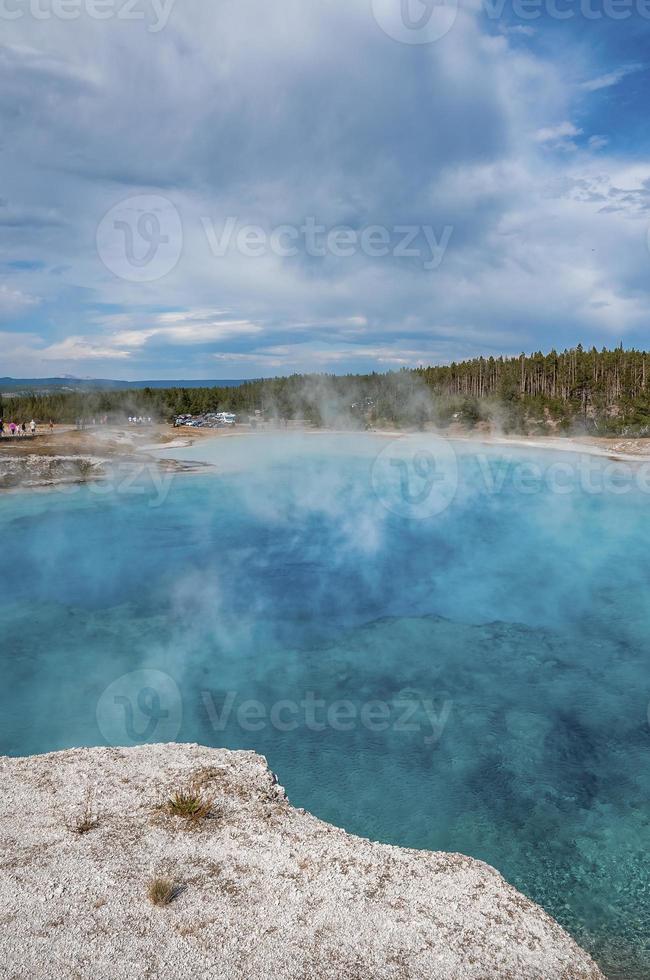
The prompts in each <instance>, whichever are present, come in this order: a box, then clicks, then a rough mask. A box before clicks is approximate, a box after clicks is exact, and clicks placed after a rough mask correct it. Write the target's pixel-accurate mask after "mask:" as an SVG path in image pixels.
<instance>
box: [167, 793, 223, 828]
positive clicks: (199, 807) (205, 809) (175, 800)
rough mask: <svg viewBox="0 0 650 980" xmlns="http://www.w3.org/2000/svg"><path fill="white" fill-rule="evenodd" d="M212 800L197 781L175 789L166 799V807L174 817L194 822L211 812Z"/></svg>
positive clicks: (203, 818)
mask: <svg viewBox="0 0 650 980" xmlns="http://www.w3.org/2000/svg"><path fill="white" fill-rule="evenodd" d="M213 803H214V800H213V799H212V797H211V796H208V795H207V794H206V793H205V791H204V790H203V789H202V788H201V786H200V785H198V784H197V783H190V784H189V786H186V787H183V788H182V789H178V790H176V792H175V793H174V794H173V795H172V796H170V797H169V799H168V800H167V809H168V811H169V812H170V813H171V814H173V816H175V817H184V818H185V819H186V820H191V821H192V822H196V821H198V820H205V819H207V817H209V816H210V814H211V813H212V806H213Z"/></svg>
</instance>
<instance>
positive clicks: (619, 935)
mask: <svg viewBox="0 0 650 980" xmlns="http://www.w3.org/2000/svg"><path fill="white" fill-rule="evenodd" d="M385 445H386V443H385V440H381V439H379V438H375V437H369V436H365V437H364V436H357V437H353V436H350V437H344V436H340V437H329V436H310V437H307V438H302V439H300V438H297V437H291V436H286V437H278V438H269V437H259V438H256V437H245V438H241V439H219V440H216V441H209V442H208V441H206V442H204V443H202V444H201V445H200V446H199V447H192V449H190V450H187V451H185V455H186V456H187V457H188V458H197V457H203V458H204V459H206V460H207V459H210V460H211V461H213V462H215V464H216V468H215V469H214V470H209V471H206V472H204V473H201V474H191V475H183V476H178V477H176V478H174V479H173V480H172V481H171V483H170V484H169V485H168V486H163V487H161V486H159V485H154V484H153V483H152V480H151V477H150V476H149V475H148V474H147V473H146V472H145V473H144V474H143V475H142V477H141V478H140V480H139V482H138V483H137V484H135V485H133V484H130V485H128V486H127V485H125V483H124V481H123V480H120V479H118V478H116V479H115V480H114V481H113V489H110V488H108V489H107V488H99V487H96V488H88V487H86V488H83V489H78V490H76V491H75V492H73V493H66V494H63V493H57V492H52V493H32V494H26V495H22V496H19V495H15V496H4V497H2V498H1V499H0V535H1V538H0V542H1V550H0V572H1V574H2V583H3V601H2V604H1V605H0V637H1V642H2V647H1V652H0V656H1V662H2V672H3V684H2V688H1V690H0V709H1V710H0V750H1V751H3V752H4V753H8V754H12V755H16V754H28V753H33V752H45V751H48V750H52V749H60V748H65V747H68V746H73V745H96V744H106V743H107V742H113V743H115V744H133V743H135V742H137V741H140V740H150V741H168V740H171V739H178V740H181V741H199V742H202V743H206V744H210V745H216V746H220V745H224V746H229V747H233V748H240V747H241V748H254V749H256V750H258V751H260V752H262V753H264V754H265V755H266V756H267V757H268V759H269V763H270V765H271V767H272V768H273V769H275V770H276V771H277V772H278V773H279V775H280V779H281V782H282V783H283V784H284V785H285V786H286V788H287V791H288V793H289V796H290V798H291V800H292V802H293V803H294V804H296V805H300V806H304V807H306V808H308V809H309V810H311V811H313V812H314V813H316V814H318V815H319V816H321V817H323V818H324V819H326V820H330V821H332V822H334V823H336V824H340V825H342V826H344V827H346V828H347V829H348V830H350V831H353V832H355V833H358V834H362V835H364V836H367V837H371V838H374V839H377V840H382V841H391V842H394V843H398V844H403V845H407V846H409V847H417V848H433V849H438V848H440V849H445V850H455V851H461V852H464V853H467V854H471V855H474V856H475V857H479V858H482V859H484V860H485V861H488V862H489V863H491V864H493V865H494V866H495V867H497V868H498V869H499V870H500V871H501V872H502V873H503V874H504V875H505V877H506V878H507V879H508V880H509V881H510V882H512V883H513V884H514V885H516V886H517V887H518V888H520V889H521V890H522V891H524V892H525V893H526V894H528V895H530V896H531V897H532V898H533V899H535V900H536V901H538V902H540V903H541V904H542V905H543V906H544V907H545V908H546V909H547V910H548V911H549V912H550V913H551V914H553V915H554V916H556V917H557V918H558V919H559V920H560V922H562V924H563V925H565V926H566V928H567V929H569V930H570V931H571V932H572V934H573V935H574V936H575V937H576V938H577V939H578V940H579V941H580V942H581V943H582V944H583V945H584V946H585V947H586V948H588V949H589V950H590V951H591V952H592V954H593V955H594V956H595V957H596V958H597V959H598V961H599V962H600V964H601V966H602V967H603V969H604V970H605V972H606V973H607V974H608V975H609V976H610V977H611V978H614V977H617V978H621V980H622V978H625V980H641V978H647V977H648V976H650V951H649V948H648V936H649V935H650V887H649V884H648V870H647V850H648V843H649V826H650V819H649V801H650V766H649V764H648V763H649V757H650V756H649V751H650V730H649V725H648V699H649V696H650V683H649V676H648V675H649V667H648V663H649V654H648V646H649V644H648V640H649V638H650V607H649V603H648V599H647V596H648V586H649V584H650V582H649V580H650V558H649V554H650V550H649V546H650V495H649V494H648V493H647V492H646V490H645V488H644V487H643V486H642V485H640V481H638V480H636V479H631V480H630V482H629V486H628V485H627V484H625V483H623V484H621V483H620V482H617V478H616V476H614V477H613V478H612V473H611V467H612V466H614V465H615V464H612V463H610V462H608V461H606V460H603V461H597V460H592V461H591V462H589V461H588V462H587V464H584V461H583V463H582V464H580V463H579V461H578V458H577V457H574V456H571V455H569V454H558V455H557V456H553V455H551V454H548V453H544V454H542V453H538V454H537V455H535V454H534V453H533V452H528V451H526V452H525V451H523V450H522V451H512V450H508V451H506V450H504V451H503V452H498V453H497V452H495V451H494V450H491V451H490V452H489V454H487V455H486V451H485V450H483V449H482V448H480V447H472V446H470V445H465V446H464V447H461V449H460V450H459V456H458V487H457V492H455V494H454V495H453V499H452V500H451V502H450V503H449V504H448V506H444V507H443V506H441V507H440V509H438V510H437V512H436V513H432V514H430V515H427V514H426V513H425V514H424V516H423V515H422V512H421V511H422V507H421V506H420V504H421V496H418V493H419V486H420V485H419V484H418V481H421V482H422V483H423V485H424V484H426V482H427V480H428V475H429V474H428V470H427V465H428V463H427V458H426V453H424V455H423V454H422V453H421V452H420V450H417V451H414V453H413V454H412V460H413V465H412V466H411V467H410V469H409V457H408V454H407V455H406V456H404V455H403V454H402V456H400V455H399V453H397V455H396V459H395V460H393V462H392V463H391V461H390V459H388V462H387V466H384V468H382V467H381V466H378V465H377V464H376V463H375V464H374V465H373V461H374V460H375V458H376V456H377V454H378V453H379V452H380V451H381V450H382V449H384V447H385ZM457 448H458V447H457ZM418 452H420V455H418ZM177 455H178V453H177ZM388 456H389V457H390V451H389V453H388ZM400 460H401V461H400ZM404 460H406V464H404ZM384 462H386V453H385V452H384ZM556 464H557V465H559V467H560V468H559V469H556V470H555V471H553V472H552V473H551V472H549V468H551V467H553V466H556ZM583 464H584V465H587V467H588V470H589V477H588V479H587V478H586V477H585V474H584V472H582V473H581V472H580V470H579V467H580V465H583ZM608 468H609V469H608ZM558 474H559V475H558ZM605 477H607V479H605ZM601 478H603V479H601ZM626 478H627V474H626ZM405 480H406V482H404V481H405ZM382 481H384V484H385V485H384V486H382ZM391 481H392V482H391ZM621 486H624V487H625V489H621ZM425 489H426V486H425ZM140 491H141V492H140ZM436 492H437V491H436ZM393 504H394V506H393ZM409 508H412V512H409ZM418 508H419V512H418V514H417V517H416V516H414V512H415V511H416V510H418ZM432 509H433V510H436V508H432ZM424 510H425V511H426V506H425V508H424Z"/></svg>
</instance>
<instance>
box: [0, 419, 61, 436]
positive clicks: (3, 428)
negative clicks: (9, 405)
mask: <svg viewBox="0 0 650 980" xmlns="http://www.w3.org/2000/svg"><path fill="white" fill-rule="evenodd" d="M51 428H52V423H51V422H50V429H51ZM29 431H30V433H31V435H33V436H34V435H36V422H35V421H34V419H32V421H31V422H30V423H29ZM5 433H8V434H9V435H12V436H25V435H27V423H26V422H22V423H21V422H18V423H16V422H9V423H5V421H4V419H0V438H2V437H4V435H5Z"/></svg>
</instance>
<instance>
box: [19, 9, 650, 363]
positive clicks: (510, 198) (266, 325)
mask: <svg viewBox="0 0 650 980" xmlns="http://www.w3.org/2000/svg"><path fill="white" fill-rule="evenodd" d="M649 40H650V0H458V2H457V4H455V3H454V2H453V0H438V2H435V0H434V2H433V3H432V0H425V2H423V0H175V2H174V0H0V375H13V376H20V377H27V376H29V377H32V376H50V375H54V374H56V375H59V374H73V375H77V376H95V377H113V378H124V379H131V380H133V379H143V378H188V379H189V378H238V377H258V376H265V375H273V374H279V373H289V372H292V371H304V370H317V371H320V370H325V371H332V372H337V373H339V372H343V371H346V370H369V369H376V370H387V369H390V368H396V367H400V366H402V365H414V364H419V363H436V362H447V361H449V360H452V359H458V358H463V357H467V356H471V355H474V354H477V353H484V354H491V353H493V354H497V353H518V352H519V351H521V350H524V351H531V350H536V349H549V348H550V347H552V346H556V347H558V346H559V347H563V346H570V345H573V344H576V343H577V342H579V341H581V342H582V343H583V344H585V345H587V344H589V345H590V344H592V343H594V344H596V345H597V346H600V345H602V344H607V345H614V344H617V343H619V342H620V341H621V340H622V341H623V343H624V344H626V345H628V344H630V345H632V344H635V345H639V346H641V345H644V346H646V347H648V346H649V341H648V329H647V328H648V325H649V320H650V246H649V239H648V227H649V224H650V130H649V129H648V126H647V122H646V120H647V105H648V104H649V98H650V84H649V82H650V57H649V56H648V51H650V47H649V44H648V42H649Z"/></svg>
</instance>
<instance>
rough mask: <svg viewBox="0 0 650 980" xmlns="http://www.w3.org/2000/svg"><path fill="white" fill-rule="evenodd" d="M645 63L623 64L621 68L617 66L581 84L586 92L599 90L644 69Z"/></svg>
mask: <svg viewBox="0 0 650 980" xmlns="http://www.w3.org/2000/svg"><path fill="white" fill-rule="evenodd" d="M642 70H643V65H622V66H621V67H620V68H616V69H615V70H614V71H610V72H607V73H606V74H605V75H599V76H598V77H597V78H591V79H589V80H588V81H586V82H583V83H582V85H581V86H580V87H581V88H582V89H583V90H584V91H585V92H598V91H600V89H603V88H611V86H612V85H618V83H619V82H620V81H622V79H624V78H626V77H627V75H631V74H633V73H634V72H637V71H642Z"/></svg>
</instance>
